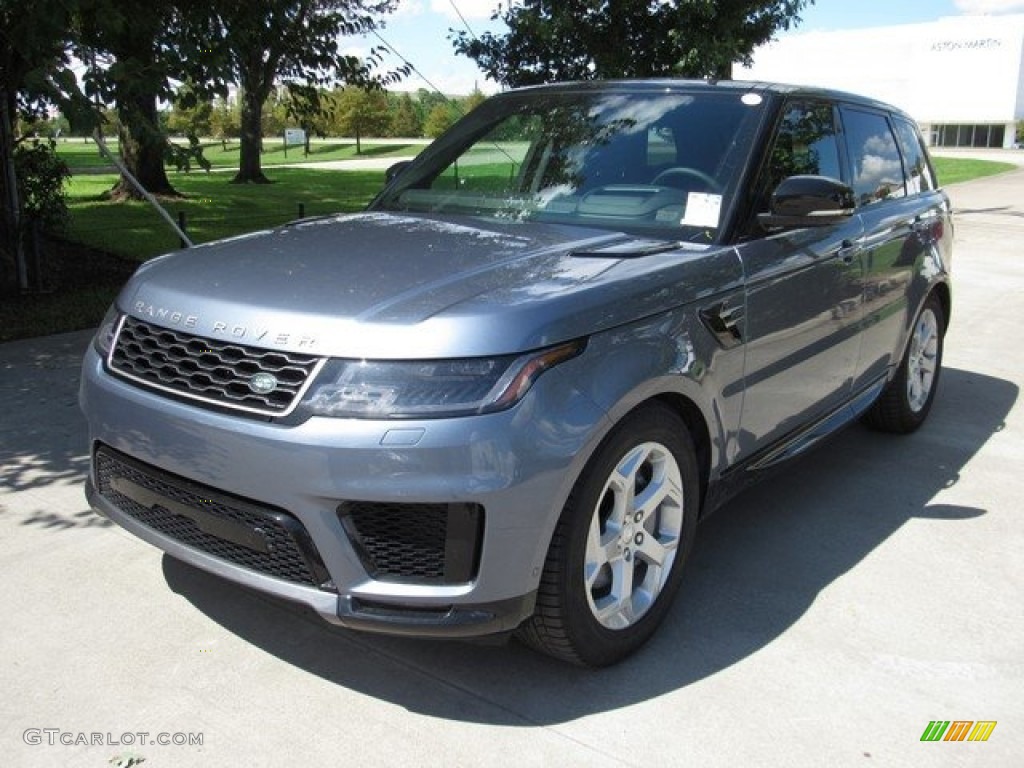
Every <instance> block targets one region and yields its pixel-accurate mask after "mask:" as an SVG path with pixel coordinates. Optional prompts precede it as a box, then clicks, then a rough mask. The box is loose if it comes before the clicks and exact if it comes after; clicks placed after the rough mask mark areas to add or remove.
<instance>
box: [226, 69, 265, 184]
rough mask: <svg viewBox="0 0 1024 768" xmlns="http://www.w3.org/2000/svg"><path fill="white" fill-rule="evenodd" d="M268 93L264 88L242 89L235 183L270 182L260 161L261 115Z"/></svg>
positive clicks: (233, 180)
mask: <svg viewBox="0 0 1024 768" xmlns="http://www.w3.org/2000/svg"><path fill="white" fill-rule="evenodd" d="M265 98H266V93H265V91H264V90H262V89H249V88H246V89H244V90H243V91H242V135H241V147H240V151H239V156H238V173H237V174H235V178H234V179H232V182H233V183H235V184H269V183H270V179H268V178H267V177H266V176H264V175H263V168H262V165H261V162H260V144H261V143H262V141H263V127H262V125H261V124H260V116H261V114H262V112H263V101H264V99H265Z"/></svg>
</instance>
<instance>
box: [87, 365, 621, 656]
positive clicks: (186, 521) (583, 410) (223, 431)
mask: <svg viewBox="0 0 1024 768" xmlns="http://www.w3.org/2000/svg"><path fill="white" fill-rule="evenodd" d="M571 381H572V377H571V376H569V375H563V374H562V372H560V371H551V372H549V373H548V374H546V375H545V376H544V377H542V378H541V381H540V382H538V384H537V386H535V387H534V390H533V391H531V392H530V394H529V395H528V396H527V398H526V399H525V400H524V401H523V402H522V403H520V404H519V406H517V407H516V408H514V409H511V410H509V411H505V412H502V413H497V414H489V415H486V416H477V417H467V418H459V419H447V420H432V421H431V420H426V421H419V422H399V423H395V422H372V421H363V420H342V419H324V418H312V419H309V420H308V421H306V422H305V423H303V424H300V425H297V426H283V425H280V424H275V423H272V422H266V421H257V420H253V419H249V418H244V417H238V416H236V415H230V414H222V413H219V412H215V411H211V410H207V409H204V408H200V407H196V406H194V405H190V404H186V403H182V402H177V401H175V400H172V399H168V398H166V397H164V396H162V395H159V394H154V393H152V392H149V391H146V390H143V389H140V388H138V387H135V386H133V385H131V384H127V383H125V382H124V381H121V380H120V379H117V378H114V377H112V376H110V375H109V374H107V373H106V371H105V370H104V367H103V363H102V361H101V360H100V358H99V356H98V355H97V354H96V353H95V351H93V350H90V351H89V353H88V354H87V356H86V358H85V362H84V369H83V376H82V389H81V404H82V408H83V411H84V412H85V414H86V416H87V419H88V422H89V429H90V439H91V445H92V447H93V459H94V462H93V471H92V473H91V475H90V479H89V482H88V484H87V490H86V492H87V496H88V498H89V502H90V504H91V505H92V506H93V507H94V508H95V509H96V510H97V511H98V512H99V513H101V514H103V515H104V516H106V517H108V518H110V519H111V520H113V521H114V522H116V523H118V524H119V525H121V526H122V527H124V528H125V529H127V530H129V531H130V532H132V533H134V534H135V535H137V536H139V537H140V538H142V539H144V540H146V541H148V542H150V543H152V544H154V545H156V546H157V547H159V548H161V549H162V550H164V551H166V552H168V553H169V554H171V555H172V556H174V557H176V558H179V559H181V560H184V561H186V562H189V563H191V564H193V565H195V566H197V567H199V568H202V569H204V570H206V571H209V572H212V573H215V574H217V575H219V576H222V577H224V578H228V579H231V580H232V581H235V582H238V583H241V584H244V585H246V586H249V587H253V588H256V589H258V590H261V591H264V592H268V593H271V594H274V595H277V596H280V597H283V598H286V599H289V600H294V601H297V602H300V603H304V604H306V605H308V606H310V607H311V608H313V609H314V610H315V611H316V612H317V613H319V614H320V615H321V616H322V617H324V618H325V619H326V620H328V621H330V622H332V623H335V624H340V625H343V626H347V627H352V628H357V629H361V630H369V631H378V632H386V633H390V634H414V635H422V636H451V637H460V636H474V635H488V634H494V633H501V632H506V631H509V630H511V629H514V628H515V627H516V626H517V625H518V624H519V623H521V622H522V621H523V620H524V619H525V618H527V617H528V616H529V615H530V614H531V613H532V611H533V603H534V596H535V591H536V588H537V584H538V580H539V576H540V572H541V570H542V568H543V564H544V558H545V555H546V550H547V544H548V541H549V540H550V536H551V532H552V531H553V529H554V525H555V523H556V522H557V519H558V515H559V514H560V511H561V509H562V506H563V504H564V501H565V499H566V498H567V497H568V494H569V492H570V490H571V486H572V482H573V479H574V478H575V477H576V475H577V473H578V471H579V468H580V466H581V464H582V462H583V460H584V459H583V457H585V456H586V455H587V454H588V453H589V448H590V442H591V441H593V440H596V439H598V437H599V435H600V433H602V432H603V430H604V428H605V419H606V417H605V415H604V414H603V413H602V412H601V411H600V410H599V409H598V408H597V407H596V406H594V405H593V404H592V403H590V402H589V401H588V400H587V399H586V398H584V397H582V396H581V395H580V394H579V393H578V392H577V391H576V390H575V388H574V387H573V386H572V384H571ZM97 451H104V452H108V453H109V454H111V455H115V456H120V457H123V458H124V460H125V461H126V462H127V463H137V466H138V467H142V468H143V469H144V470H145V473H144V476H143V477H142V478H141V479H140V478H135V479H125V477H127V476H128V475H126V474H125V473H121V475H119V477H121V479H120V480H118V481H117V482H118V483H120V485H119V486H118V488H119V491H118V492H112V491H111V488H110V486H109V485H108V486H106V487H103V484H102V483H101V482H100V480H99V475H98V473H97ZM147 473H148V474H147ZM149 475H152V476H153V477H155V478H157V480H160V478H164V477H165V475H166V477H167V478H170V480H169V482H170V483H171V485H172V486H173V487H174V488H175V489H176V490H174V492H169V491H164V490H160V489H159V488H157V486H152V485H150V484H149V480H147V479H146V478H147V477H149ZM182 487H183V488H184V489H185V492H187V493H186V494H185V495H184V496H182V495H180V494H181V492H182V491H181V488H182ZM154 488H155V489H156V490H154ZM147 489H148V490H147ZM122 492H123V493H122ZM189 493H191V496H189V495H188V494H189ZM222 497H223V498H222ZM170 498H173V499H177V501H170V502H169V501H166V499H170ZM126 499H128V500H129V502H130V503H129V502H126ZM161 499H164V500H163V501H161ZM225 500H226V502H227V503H228V507H230V508H231V510H235V511H230V510H229V511H228V512H224V511H223V509H224V508H223V507H218V506H217V504H221V503H222V502H225ZM208 502H209V503H211V504H212V506H210V507H209V508H207V503H208ZM363 503H365V504H366V505H369V506H367V507H366V508H367V509H369V510H370V512H372V511H373V510H374V509H375V507H374V505H377V504H380V505H391V506H397V507H401V508H409V509H413V510H416V509H419V508H420V506H422V505H429V508H430V509H435V508H442V509H447V508H452V509H456V508H457V509H463V508H472V509H478V510H480V517H481V520H480V521H479V531H478V532H477V533H476V534H473V535H476V536H477V541H476V542H475V543H474V544H473V546H474V547H475V549H474V550H473V554H472V557H471V558H470V559H471V560H472V562H471V563H469V564H467V562H466V557H464V556H463V557H462V559H461V561H460V564H459V566H458V568H454V569H452V570H450V571H448V570H445V571H444V572H443V573H441V572H440V571H439V572H438V573H437V574H435V575H434V576H433V577H430V578H418V577H416V576H415V575H412V576H409V577H404V576H403V574H402V573H401V572H400V571H401V568H399V569H398V571H399V572H396V571H395V569H394V568H391V569H389V568H387V567H384V568H374V567H372V562H371V561H370V560H368V557H367V551H366V548H365V547H363V546H361V542H360V541H359V540H358V538H357V537H355V536H353V529H352V528H351V527H348V528H346V520H347V518H346V515H345V511H344V510H345V509H347V508H348V507H349V506H351V505H352V504H356V505H359V504H363ZM133 505H135V506H136V507H137V509H135V510H134V511H133V510H132V509H129V507H132V506H133ZM249 507H253V508H254V509H255V512H254V514H259V513H260V510H261V509H264V508H266V509H269V510H270V511H271V512H270V513H271V515H284V516H285V517H286V518H287V519H292V520H294V521H295V522H296V524H297V526H298V529H299V530H300V531H301V534H302V535H303V536H306V537H308V542H309V545H310V546H309V549H311V551H312V552H313V553H314V554H315V560H316V562H315V563H314V565H313V566H312V567H311V570H310V572H311V574H312V576H311V577H310V578H309V579H307V580H305V581H303V579H300V578H291V577H290V576H289V573H290V572H285V573H284V574H283V575H282V573H281V572H279V571H277V570H275V569H274V568H268V567H265V566H264V565H263V564H261V562H259V558H258V557H256V558H255V560H252V561H250V559H248V558H247V557H241V558H238V557H227V556H225V551H224V550H223V549H218V548H216V547H213V548H211V547H205V546H203V545H202V544H201V543H199V544H197V541H196V539H195V538H194V537H192V538H190V537H189V536H184V535H182V534H181V533H180V531H179V526H178V525H176V524H175V525H170V526H161V525H159V524H156V523H154V522H153V520H152V519H150V518H148V517H147V516H146V515H142V514H139V512H140V510H141V511H146V510H158V511H160V512H162V513H166V514H165V517H168V516H169V517H170V518H173V522H175V523H181V524H182V525H184V526H185V527H192V528H198V529H205V533H206V534H209V535H212V536H214V537H218V536H219V537H220V538H222V539H225V540H227V541H228V542H229V543H230V544H231V545H232V546H236V547H242V548H243V549H244V548H245V547H248V548H249V549H251V550H253V551H254V552H255V553H256V554H258V553H259V551H261V550H267V549H268V548H269V550H271V551H272V552H271V554H272V555H273V556H274V557H276V556H277V553H278V552H279V551H280V546H279V545H278V544H267V543H266V541H265V540H264V539H265V534H266V531H265V530H264V528H265V526H264V524H263V522H261V521H260V519H257V518H253V519H249V518H244V517H242V518H238V517H237V515H236V514H235V512H236V511H237V509H242V510H243V511H245V510H246V509H248V508H249ZM218 510H220V511H218ZM225 515H227V516H228V517H231V518H232V519H233V520H235V522H223V521H220V522H218V521H219V520H220V518H223V517H224V516H225ZM282 519H283V518H282ZM238 520H241V522H238ZM283 520H284V519H283ZM272 522H273V520H271V523H272ZM284 522H287V520H284ZM471 530H472V529H471ZM456 538H458V537H456ZM463 538H465V537H463ZM462 544H465V542H462ZM385 546H386V544H385ZM244 554H245V553H244V552H243V555H244ZM378 559H379V558H378ZM445 567H446V568H447V566H445ZM318 569H322V570H318ZM437 576H441V578H438V577H437Z"/></svg>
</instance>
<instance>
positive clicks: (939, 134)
mask: <svg viewBox="0 0 1024 768" xmlns="http://www.w3.org/2000/svg"><path fill="white" fill-rule="evenodd" d="M1005 133H1006V126H1005V125H936V126H934V127H933V128H932V138H933V139H934V142H933V143H934V144H935V146H937V147H997V148H998V147H1002V146H1003V139H1004V138H1005Z"/></svg>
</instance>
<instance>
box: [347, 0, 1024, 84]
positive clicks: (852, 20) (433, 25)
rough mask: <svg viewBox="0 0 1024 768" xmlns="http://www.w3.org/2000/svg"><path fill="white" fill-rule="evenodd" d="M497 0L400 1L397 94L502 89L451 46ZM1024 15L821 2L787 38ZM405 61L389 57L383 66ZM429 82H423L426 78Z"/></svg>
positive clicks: (1021, 2)
mask: <svg viewBox="0 0 1024 768" xmlns="http://www.w3.org/2000/svg"><path fill="white" fill-rule="evenodd" d="M497 5H498V0H399V9H398V11H397V12H396V13H394V14H392V15H390V16H389V17H387V20H386V26H385V27H384V28H383V29H382V30H381V31H380V36H381V38H383V40H384V41H385V42H386V43H387V44H388V45H389V46H390V47H392V48H393V49H394V50H396V51H397V52H398V53H399V54H400V55H401V56H402V57H404V58H405V59H406V60H408V61H409V62H411V63H412V64H413V66H415V68H416V70H417V71H418V72H419V73H421V74H422V77H421V76H420V75H417V74H413V75H411V76H410V77H409V78H407V79H406V80H405V81H403V82H402V83H401V84H400V85H398V86H394V87H393V88H394V89H398V90H412V91H415V90H416V89H418V88H428V89H432V88H437V89H440V90H441V91H443V92H444V93H446V94H449V95H466V94H468V93H470V92H471V91H472V90H473V88H474V87H479V88H480V90H482V91H484V92H485V93H493V92H494V91H496V90H498V86H497V85H496V84H494V83H492V82H489V81H488V80H486V79H485V77H484V75H483V73H481V72H480V71H479V70H478V69H477V68H476V64H475V63H474V62H473V61H472V60H471V59H468V58H466V57H465V56H459V55H457V54H456V53H455V50H454V48H453V47H452V44H451V41H450V40H449V38H450V36H451V32H450V30H452V29H465V26H463V20H462V19H460V18H459V16H458V14H457V12H456V9H457V10H458V12H461V14H462V17H463V19H465V22H466V23H467V24H468V25H469V28H470V29H471V30H472V31H473V32H474V33H475V34H480V33H482V32H485V31H492V32H500V31H501V29H502V25H501V24H500V23H495V22H492V21H491V20H490V17H491V15H492V13H493V11H494V9H495V8H496V7H497ZM1001 13H1024V0H817V1H816V2H814V3H813V5H809V6H808V7H807V8H805V9H804V11H803V12H802V13H801V14H800V16H801V19H802V21H801V23H800V24H799V25H798V26H797V27H796V28H795V29H793V30H790V31H789V32H785V33H781V34H783V35H785V34H800V33H804V32H821V31H829V30H840V29H857V28H862V27H875V26H891V25H894V24H914V23H920V22H926V21H935V20H936V19H939V18H942V17H946V16H959V15H964V14H1001ZM343 42H347V43H348V45H346V48H347V50H348V51H349V52H351V53H356V54H362V55H365V54H366V53H367V52H368V51H369V49H370V47H372V46H378V47H379V46H381V44H382V43H381V39H379V38H376V37H372V36H371V37H370V38H368V39H365V40H360V39H358V38H352V39H351V40H348V41H343ZM399 64H401V60H400V59H399V58H398V57H396V56H395V55H393V54H388V55H387V57H386V59H385V66H397V65H399ZM424 78H425V79H424Z"/></svg>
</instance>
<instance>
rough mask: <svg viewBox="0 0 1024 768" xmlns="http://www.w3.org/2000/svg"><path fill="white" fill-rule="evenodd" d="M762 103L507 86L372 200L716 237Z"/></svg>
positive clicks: (720, 94)
mask: <svg viewBox="0 0 1024 768" xmlns="http://www.w3.org/2000/svg"><path fill="white" fill-rule="evenodd" d="M761 104H762V99H761V96H760V95H758V94H753V93H749V92H743V91H741V90H738V89H736V90H733V89H729V90H723V91H714V92H709V91H706V90H705V91H686V90H680V91H675V90H670V89H669V88H660V89H658V90H653V89H650V90H645V91H619V90H610V91H594V90H582V91H575V92H561V91H559V92H552V91H544V90H535V91H526V92H520V93H515V92H513V93H509V94H504V95H502V96H498V97H495V98H493V99H491V100H490V101H488V102H486V103H485V104H484V105H482V106H481V107H480V108H478V109H477V110H476V111H474V112H473V113H472V114H471V115H470V116H469V117H467V118H466V119H464V120H463V121H461V122H460V123H459V124H458V125H456V126H455V128H453V129H452V130H451V131H449V132H448V133H447V134H446V135H445V136H443V137H441V138H440V139H439V140H438V141H437V142H436V143H435V144H434V145H433V146H432V147H431V148H430V149H428V150H427V151H426V152H424V154H423V155H422V156H421V157H420V158H419V159H418V160H417V161H416V162H415V163H414V164H413V165H412V166H410V167H409V168H408V169H407V170H406V171H405V172H404V173H403V174H402V175H401V176H400V177H399V178H398V179H397V180H396V182H395V184H393V185H392V186H391V187H389V188H388V189H387V190H385V192H384V194H383V195H382V196H381V198H380V199H379V200H378V201H377V202H376V204H375V205H374V208H376V209H378V210H380V209H383V210H389V211H414V212H423V213H426V212H430V213H439V214H452V213H462V214H472V215H477V216H490V217H495V218H500V219H505V220H527V219H530V220H542V221H551V222H556V223H565V224H573V225H577V226H588V227H597V228H604V229H615V230H619V231H627V232H636V233H637V234H644V235H648V236H653V237H664V238H671V239H687V240H704V241H705V242H707V241H711V240H715V239H716V236H717V232H718V230H719V227H720V226H721V222H722V221H723V217H724V215H725V213H726V212H727V211H728V208H729V204H730V202H731V199H732V196H733V194H734V193H735V189H736V184H737V180H738V176H739V174H740V172H741V169H742V168H743V165H744V163H745V162H746V159H747V154H748V152H749V150H750V145H751V143H752V137H753V135H754V131H755V130H756V127H757V123H758V122H759V118H760V115H761V112H762V109H761Z"/></svg>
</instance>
